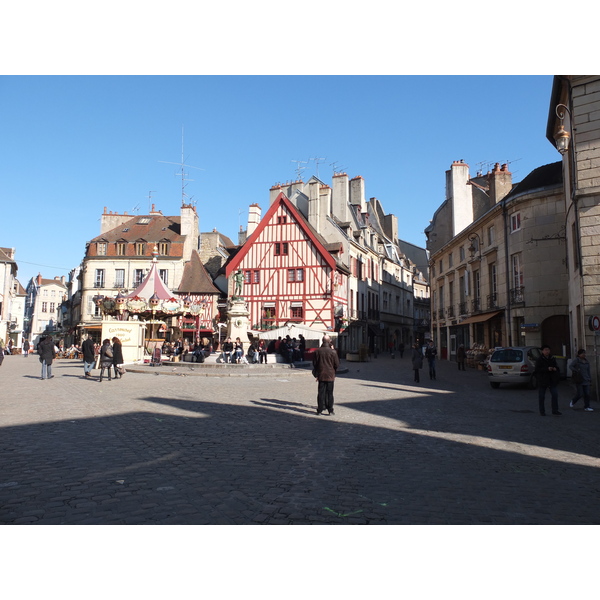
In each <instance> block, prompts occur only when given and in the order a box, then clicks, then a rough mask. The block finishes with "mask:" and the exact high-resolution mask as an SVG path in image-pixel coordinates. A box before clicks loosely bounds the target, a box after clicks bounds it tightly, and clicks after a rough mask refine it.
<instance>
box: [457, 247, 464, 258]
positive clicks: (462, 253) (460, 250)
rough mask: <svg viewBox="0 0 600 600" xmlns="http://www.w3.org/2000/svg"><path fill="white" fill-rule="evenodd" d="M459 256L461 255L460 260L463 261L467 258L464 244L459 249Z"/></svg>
mask: <svg viewBox="0 0 600 600" xmlns="http://www.w3.org/2000/svg"><path fill="white" fill-rule="evenodd" d="M458 256H459V260H460V262H462V261H463V260H465V247H464V246H461V247H460V248H459V249H458Z"/></svg>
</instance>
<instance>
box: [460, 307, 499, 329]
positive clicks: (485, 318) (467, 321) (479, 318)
mask: <svg viewBox="0 0 600 600" xmlns="http://www.w3.org/2000/svg"><path fill="white" fill-rule="evenodd" d="M501 313H502V311H501V310H495V311H494V312H490V313H482V314H480V315H474V316H472V317H469V318H468V319H465V320H464V321H461V322H460V323H458V325H469V324H471V323H482V322H483V321H489V320H490V319H493V318H494V317H496V316H497V315H499V314H501Z"/></svg>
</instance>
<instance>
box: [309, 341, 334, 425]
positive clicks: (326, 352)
mask: <svg viewBox="0 0 600 600" xmlns="http://www.w3.org/2000/svg"><path fill="white" fill-rule="evenodd" d="M339 366H340V359H339V358H338V355H337V352H336V351H335V350H334V349H333V348H332V347H331V338H330V337H329V336H328V335H324V336H323V342H322V344H321V347H320V348H318V349H317V350H315V352H314V353H313V375H314V376H315V378H316V380H317V381H318V382H319V388H318V392H317V414H318V415H322V414H323V411H324V410H325V409H327V412H328V413H329V414H330V415H333V414H335V413H334V412H333V383H334V381H335V372H336V371H337V369H338V367H339Z"/></svg>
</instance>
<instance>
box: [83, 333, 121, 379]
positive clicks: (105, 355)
mask: <svg viewBox="0 0 600 600" xmlns="http://www.w3.org/2000/svg"><path fill="white" fill-rule="evenodd" d="M111 342H112V343H111ZM81 350H82V352H83V373H84V377H85V378H88V379H89V378H91V377H92V369H93V368H94V366H95V364H96V361H97V360H98V361H99V363H98V365H99V367H100V377H99V379H98V381H102V379H103V377H104V372H105V371H106V374H107V378H108V380H109V381H110V380H111V379H112V377H111V369H112V370H114V378H115V379H120V378H121V377H123V374H124V372H125V369H124V368H123V346H122V344H121V340H120V339H119V338H118V337H116V336H115V337H113V338H112V340H110V339H108V338H107V339H105V340H104V341H103V342H102V346H100V347H99V348H98V345H97V344H94V340H93V339H92V336H91V335H88V337H87V338H86V339H85V340H84V342H83V344H81ZM98 357H99V358H98Z"/></svg>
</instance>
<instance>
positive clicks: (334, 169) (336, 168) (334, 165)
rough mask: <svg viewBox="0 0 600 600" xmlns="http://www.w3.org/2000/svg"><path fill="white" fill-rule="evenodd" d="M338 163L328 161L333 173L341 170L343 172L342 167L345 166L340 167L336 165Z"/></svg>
mask: <svg viewBox="0 0 600 600" xmlns="http://www.w3.org/2000/svg"><path fill="white" fill-rule="evenodd" d="M338 164H339V163H337V162H332V163H329V166H330V167H331V168H332V169H333V174H334V175H335V174H336V173H343V172H344V169H345V168H346V167H340V166H338Z"/></svg>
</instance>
